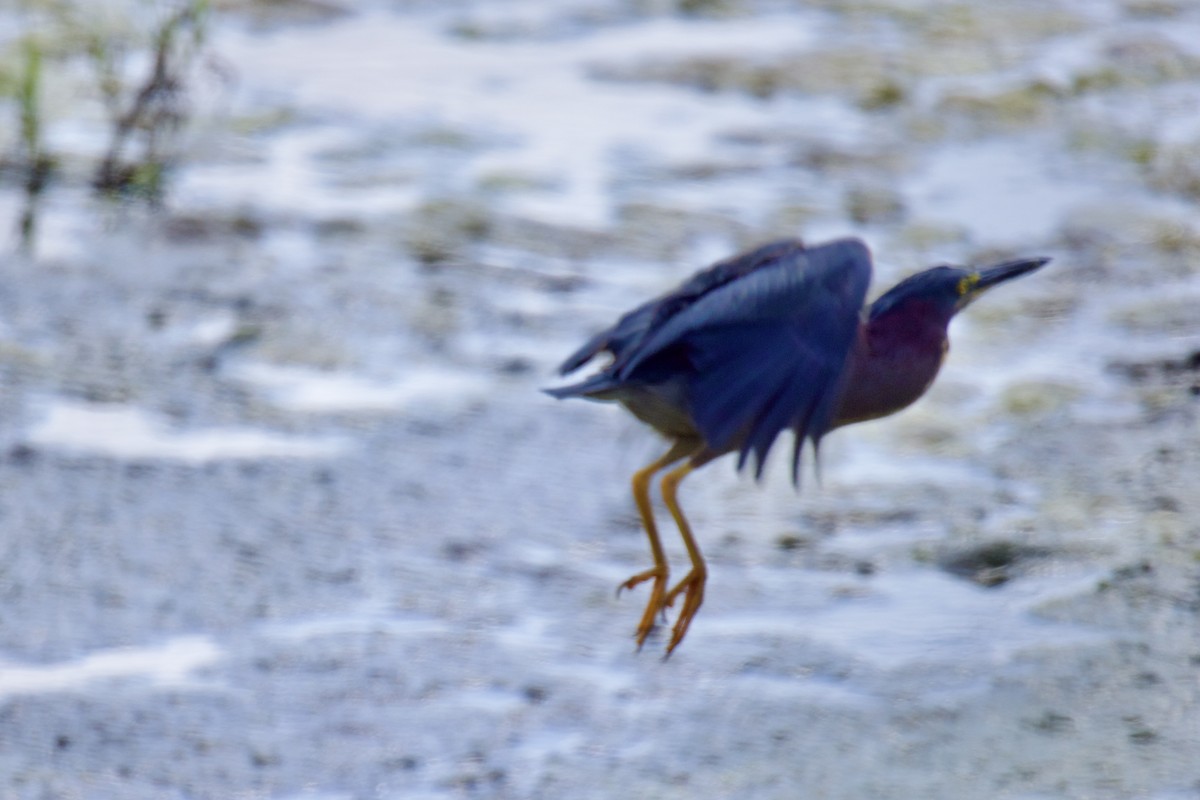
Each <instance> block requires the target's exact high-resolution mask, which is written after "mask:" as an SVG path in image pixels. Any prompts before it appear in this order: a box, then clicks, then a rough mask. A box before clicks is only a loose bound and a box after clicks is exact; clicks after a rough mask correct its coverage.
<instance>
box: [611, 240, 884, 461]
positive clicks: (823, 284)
mask: <svg viewBox="0 0 1200 800" xmlns="http://www.w3.org/2000/svg"><path fill="white" fill-rule="evenodd" d="M870 280H871V256H870V252H869V251H868V250H867V248H866V245H864V244H863V243H862V242H861V241H859V240H857V239H843V240H839V241H835V242H831V243H829V244H826V245H822V246H819V247H813V248H808V249H796V250H794V251H791V252H789V253H788V254H787V255H786V256H785V257H784V258H781V259H776V260H774V261H773V262H771V263H769V264H766V265H764V266H760V267H759V268H758V269H755V270H753V271H751V272H749V273H747V274H744V275H742V276H741V277H739V278H737V279H735V280H730V281H727V282H725V283H723V284H721V285H718V286H716V287H715V288H712V289H709V290H708V291H706V292H705V293H704V294H703V295H701V296H700V297H698V298H696V299H695V300H694V301H693V302H691V303H690V304H688V305H687V306H686V307H685V308H683V309H682V310H680V311H678V312H677V313H675V314H674V315H673V316H671V317H670V318H669V319H667V320H666V321H665V322H663V323H662V324H661V325H659V326H657V327H656V328H654V329H653V330H651V331H649V332H648V333H647V334H646V335H645V336H644V337H643V339H642V340H641V341H640V342H639V346H638V347H637V350H636V352H635V353H632V354H631V355H630V356H629V358H628V359H627V360H625V361H624V363H620V364H615V365H614V366H615V367H617V369H616V375H615V376H614V377H616V378H617V379H618V380H620V381H622V382H643V381H644V382H647V383H654V382H656V380H658V379H660V378H661V377H665V376H668V375H679V374H683V375H684V376H686V377H685V380H686V381H687V392H686V395H687V398H688V403H689V408H688V413H689V415H690V416H691V418H692V420H693V422H694V423H695V424H696V427H697V428H698V429H699V431H700V432H701V434H702V435H703V436H704V438H705V441H706V443H707V444H708V446H709V447H710V448H712V449H714V450H716V451H718V452H724V451H727V450H731V449H738V450H739V451H740V452H739V459H738V467H739V468H740V467H741V466H742V465H744V464H745V462H746V460H747V459H748V457H749V455H750V453H751V452H753V453H754V456H755V461H756V468H755V474H756V475H761V474H762V469H763V464H764V462H765V460H766V457H767V453H768V452H769V451H770V449H771V445H772V444H773V443H774V441H775V439H776V437H778V435H779V434H780V433H781V432H782V431H783V430H784V429H785V428H791V429H792V430H794V431H795V433H796V446H795V450H794V452H793V454H792V475H793V480H797V479H798V472H799V469H798V468H799V458H800V450H801V447H802V446H803V444H804V441H805V440H806V439H810V440H812V442H813V445H814V447H815V446H817V444H818V443H819V441H820V438H821V436H823V435H824V434H825V433H826V432H827V431H828V430H829V425H830V423H831V421H832V419H833V415H834V412H835V411H836V409H835V404H836V402H837V399H838V395H839V394H840V391H841V385H842V379H843V377H844V372H845V366H846V362H847V357H848V355H849V353H850V350H851V348H852V346H853V344H854V340H855V336H856V335H857V331H858V326H859V320H860V314H861V311H862V308H863V301H864V299H865V298H866V293H867V286H868V284H869V283H870Z"/></svg>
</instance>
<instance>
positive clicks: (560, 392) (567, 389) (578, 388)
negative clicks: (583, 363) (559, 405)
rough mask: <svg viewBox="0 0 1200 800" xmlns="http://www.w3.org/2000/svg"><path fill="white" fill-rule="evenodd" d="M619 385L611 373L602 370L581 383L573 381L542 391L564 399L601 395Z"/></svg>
mask: <svg viewBox="0 0 1200 800" xmlns="http://www.w3.org/2000/svg"><path fill="white" fill-rule="evenodd" d="M618 386H619V384H618V382H617V381H616V380H614V379H613V377H612V376H611V375H606V374H604V373H603V372H602V373H600V374H599V375H593V376H592V377H590V378H588V379H587V380H585V381H580V382H579V383H572V384H570V385H568V386H556V387H554V388H553V389H542V391H543V392H545V393H546V394H548V395H550V396H551V397H554V398H557V399H559V400H562V399H565V398H567V397H599V396H601V395H603V394H605V393H606V392H611V391H612V390H614V389H616V388H617V387H618Z"/></svg>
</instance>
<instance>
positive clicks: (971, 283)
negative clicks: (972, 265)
mask: <svg viewBox="0 0 1200 800" xmlns="http://www.w3.org/2000/svg"><path fill="white" fill-rule="evenodd" d="M978 285H979V273H978V272H972V273H971V274H970V275H967V276H966V277H965V278H962V279H961V280H959V282H958V296H959V297H966V296H967V295H968V294H970V293H971V291H972V290H973V289H974V288H975V287H976V286H978Z"/></svg>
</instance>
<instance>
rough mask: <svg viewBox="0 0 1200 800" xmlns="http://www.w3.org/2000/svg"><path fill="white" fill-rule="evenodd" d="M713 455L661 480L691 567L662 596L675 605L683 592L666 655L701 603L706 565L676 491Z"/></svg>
mask: <svg viewBox="0 0 1200 800" xmlns="http://www.w3.org/2000/svg"><path fill="white" fill-rule="evenodd" d="M712 458H713V456H712V455H710V454H708V453H700V454H698V455H696V456H694V457H693V458H692V459H691V460H689V461H688V462H687V463H686V464H684V465H683V466H680V467H677V468H675V469H673V470H671V471H670V472H668V473H667V474H666V475H664V476H663V479H662V494H663V502H665V503H666V505H667V509H668V510H669V511H670V512H671V516H672V517H674V518H675V524H676V525H677V526H679V535H680V536H681V537H683V544H684V546H685V547H686V548H687V553H688V558H689V559H690V560H691V562H692V569H691V570H690V571H689V572H688V574H687V575H685V576H684V577H683V580H681V581H680V582H679V583H677V584H676V585H675V587H674V588H673V589H671V591H669V592H667V595H666V597H665V598H664V599H663V604H664V605H667V606H669V605H673V604H674V602H675V598H677V597H678V596H679V595H681V594H682V595H683V606H682V607H681V608H680V609H679V618H678V619H676V620H675V628H674V629H673V630H672V631H671V641H670V643H669V644H668V645H667V656H670V655H671V652H672V651H673V650H674V649H675V648H676V647H678V646H679V643H680V642H682V641H683V637H684V636H686V635H687V631H688V627H689V626H690V625H691V624H692V618H693V617H695V616H696V612H697V611H699V610H700V605H701V604H702V603H703V602H704V584H705V582H706V581H707V580H708V567H707V566H706V565H705V563H704V555H703V554H702V553H701V552H700V545H698V544H696V539H695V537H694V536H692V528H691V526H690V525H688V521H687V518H686V517H684V516H683V509H682V508H680V507H679V500H678V498H677V497H676V493H677V492H678V491H679V484H680V482H681V481H682V480H683V479H684V478H686V477H687V476H688V475H689V474H690V473H691V472H692V470H694V469H697V468H699V467H701V466H703V465H705V464H707V463H708V462H709V461H711V460H712Z"/></svg>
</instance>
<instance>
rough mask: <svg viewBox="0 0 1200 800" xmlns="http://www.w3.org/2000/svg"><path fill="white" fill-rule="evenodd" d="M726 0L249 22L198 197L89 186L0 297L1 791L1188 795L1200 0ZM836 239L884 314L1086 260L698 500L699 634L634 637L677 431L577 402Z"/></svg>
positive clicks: (976, 316)
mask: <svg viewBox="0 0 1200 800" xmlns="http://www.w3.org/2000/svg"><path fill="white" fill-rule="evenodd" d="M722 7H723V8H725V9H726V11H728V12H729V14H730V15H729V16H720V15H717V16H716V17H704V16H700V17H688V16H685V15H671V14H666V13H658V12H653V11H648V10H646V9H645V8H643V7H642V6H639V5H637V4H628V3H620V2H612V3H600V2H596V3H569V4H562V3H550V2H524V3H520V4H515V5H514V4H509V3H494V2H477V3H465V2H464V3H449V4H439V5H432V4H431V5H422V4H411V5H407V6H395V5H394V4H387V3H364V4H361V6H355V7H353V8H351V9H347V11H348V13H345V14H339V15H333V16H330V17H329V18H323V17H322V18H319V19H315V20H310V21H308V22H307V23H304V24H299V23H296V22H294V21H289V20H290V19H291V18H288V17H286V15H284V14H283V12H277V13H279V15H280V16H279V17H274V18H273V17H272V16H271V14H270V13H269V12H265V13H266V16H265V18H260V17H258V16H256V15H254V14H251V13H249V12H247V11H244V10H243V11H242V12H237V11H230V12H225V13H224V14H222V15H221V16H220V17H218V19H217V22H216V27H215V28H214V30H213V31H212V32H211V41H212V43H213V48H214V50H215V51H216V53H217V54H218V56H219V58H220V59H221V60H222V62H223V63H225V64H226V65H228V66H231V67H232V68H233V72H234V73H235V74H236V80H235V82H234V83H233V84H232V87H231V88H228V89H225V90H224V91H220V90H218V89H216V88H214V87H211V86H210V87H208V88H207V89H206V91H207V92H209V93H210V94H205V95H202V96H199V97H198V98H197V100H198V106H197V113H198V115H199V116H198V117H197V119H196V120H195V124H194V125H193V129H191V130H190V132H189V137H190V138H189V147H190V149H189V151H188V152H189V155H190V157H189V158H188V159H187V160H186V161H185V162H184V163H183V164H182V166H181V168H180V169H179V171H178V174H177V175H176V176H175V182H174V183H173V185H172V189H171V192H170V195H169V197H168V202H167V207H166V209H165V210H164V211H163V212H162V213H160V214H149V213H144V212H141V211H139V210H138V209H136V208H129V209H125V210H118V211H115V212H114V211H113V210H111V209H107V210H106V209H104V208H102V207H100V206H99V205H98V204H96V203H94V202H93V201H91V200H89V199H88V198H87V197H86V195H85V194H84V192H83V191H82V190H81V189H79V188H78V187H77V186H75V185H74V184H73V183H72V182H71V181H70V180H66V181H64V183H63V184H62V185H59V186H56V187H52V189H51V190H50V191H49V192H48V194H47V195H46V197H45V200H44V202H43V204H42V208H41V218H40V220H39V223H40V227H39V236H38V240H37V243H36V248H35V250H34V253H33V254H32V255H31V256H28V257H17V256H11V257H9V258H7V259H6V271H7V273H8V275H7V278H8V279H7V280H6V282H5V285H4V287H3V290H0V370H2V372H3V380H4V385H5V386H6V391H5V392H4V393H3V395H0V406H2V407H0V437H2V440H0V441H2V443H3V450H4V453H5V455H4V460H3V464H2V466H0V468H2V469H3V471H4V474H5V478H4V480H3V482H2V484H0V526H2V530H3V536H2V538H0V547H2V548H3V554H4V557H3V559H0V591H2V592H3V594H4V598H5V602H4V608H5V613H4V624H3V625H0V795H3V796H12V797H44V796H54V797H57V796H83V797H110V796H111V797H123V798H137V797H163V796H196V797H240V796H263V797H272V798H301V797H303V798H316V797H404V798H411V797H462V796H488V797H563V796H570V797H581V798H586V797H611V796H613V795H615V794H618V793H620V794H622V795H627V796H635V797H641V796H645V797H674V796H679V797H683V796H687V797H693V796H697V795H699V796H718V797H725V796H739V797H741V796H752V797H754V796H764V797H795V796H797V792H798V791H800V789H799V787H804V788H803V793H804V794H805V796H816V797H856V798H858V797H947V798H949V797H955V798H960V797H975V796H981V795H983V796H988V797H1001V798H1032V797H1097V798H1107V797H1112V798H1122V797H1134V796H1136V797H1155V798H1159V797H1161V798H1174V797H1194V796H1197V792H1200V769H1198V768H1197V766H1196V759H1195V753H1196V752H1197V751H1198V750H1200V672H1198V667H1197V664H1198V663H1200V624H1198V622H1200V621H1198V620H1197V613H1198V609H1200V593H1198V590H1197V587H1200V566H1198V565H1200V523H1198V522H1197V520H1200V505H1198V503H1200V501H1198V500H1197V497H1200V493H1198V492H1197V491H1196V489H1197V484H1196V475H1197V474H1198V472H1197V467H1200V463H1198V457H1197V453H1200V448H1197V444H1198V442H1200V426H1198V425H1197V407H1196V403H1197V400H1196V396H1197V393H1200V389H1197V388H1196V387H1197V386H1198V385H1200V374H1198V372H1197V365H1196V363H1195V362H1196V356H1195V354H1196V353H1197V352H1200V322H1197V320H1198V319H1200V318H1197V317H1196V316H1195V314H1194V311H1193V309H1194V305H1195V301H1196V300H1197V299H1200V278H1198V277H1197V275H1198V271H1197V269H1196V266H1195V265H1196V263H1197V258H1200V229H1198V228H1197V227H1196V222H1195V219H1196V217H1195V214H1194V210H1195V204H1196V199H1197V198H1196V194H1195V191H1194V189H1189V186H1190V184H1188V183H1187V181H1186V180H1183V179H1182V178H1181V177H1180V176H1181V175H1185V172H1186V170H1184V169H1183V168H1181V167H1172V165H1173V164H1175V163H1176V162H1174V161H1172V159H1174V158H1176V157H1177V155H1178V152H1179V151H1178V149H1179V148H1183V152H1190V151H1187V150H1186V148H1187V147H1194V146H1195V145H1196V143H1197V141H1198V140H1197V132H1198V130H1200V114H1198V113H1197V110H1196V109H1197V108H1200V106H1198V105H1196V104H1195V103H1194V102H1193V101H1194V100H1196V99H1197V96H1198V95H1200V45H1198V44H1197V43H1198V42H1200V36H1198V37H1189V36H1187V35H1186V32H1187V31H1189V30H1193V29H1195V28H1196V27H1197V26H1200V17H1198V16H1197V11H1196V10H1195V9H1192V8H1191V7H1190V6H1189V5H1186V4H1179V5H1177V6H1176V5H1172V4H1169V3H1164V4H1137V3H1093V2H1078V3H1072V2H1059V3H1053V4H1044V3H1039V4H1006V5H1005V6H1004V7H1003V8H1002V9H1000V8H998V9H994V10H989V9H983V8H976V7H975V6H970V5H954V4H942V3H931V4H917V5H915V6H914V5H912V4H909V3H903V4H895V5H890V4H887V3H884V4H872V5H870V6H863V7H859V6H858V5H856V4H845V5H841V6H833V7H828V8H824V7H818V6H815V5H814V6H813V7H797V8H791V7H787V6H784V5H781V4H761V7H760V6H758V5H755V4H750V3H746V4H741V3H729V4H724V5H723V6H722ZM21 19H24V18H21ZM264 19H265V21H264ZM843 55H845V57H843ZM56 113H57V114H58V117H57V120H58V121H57V127H55V128H52V129H51V131H50V136H49V140H50V142H51V144H52V145H53V146H55V147H57V148H60V149H61V150H63V151H64V152H67V153H73V154H75V155H76V157H79V158H82V157H83V154H86V153H87V152H90V151H89V148H92V149H94V148H95V146H96V145H95V140H94V137H96V136H98V133H97V132H96V131H95V129H94V126H93V127H91V128H89V120H91V119H92V118H91V117H89V115H88V113H87V109H86V108H85V109H82V110H80V111H78V113H73V112H72V111H70V110H69V109H66V108H59V109H58V110H57V112H56ZM89 131H91V133H90V134H89ZM89 135H90V136H92V137H93V138H92V139H89V138H88V137H89ZM1135 145H1136V146H1135ZM1131 148H1132V149H1131ZM1131 152H1133V153H1134V155H1131ZM1181 163H1183V162H1181ZM19 205H20V199H19V197H17V195H16V192H15V187H13V186H11V185H4V186H2V187H0V214H5V215H8V214H9V212H10V211H12V213H14V214H15V213H16V211H15V209H16V208H18V207H19ZM797 234H799V235H803V236H804V237H805V238H806V239H808V240H810V241H820V240H822V239H825V238H828V237H832V236H842V235H849V234H854V235H860V236H862V237H864V238H865V239H866V240H867V241H868V242H869V243H870V244H871V246H872V248H873V250H874V251H875V253H876V256H877V260H878V263H877V273H878V280H877V281H876V286H877V290H878V288H879V287H886V286H888V285H890V284H891V283H892V282H893V281H894V280H895V279H896V278H898V277H899V276H901V275H903V274H907V273H908V272H910V271H912V270H914V269H917V268H919V267H922V266H926V265H928V264H931V263H934V262H945V261H951V262H960V263H961V262H970V263H984V262H987V261H990V260H998V259H1000V258H1004V257H1007V256H1008V255H1010V254H1022V255H1034V254H1044V255H1049V256H1053V257H1054V259H1055V261H1054V263H1053V264H1052V265H1051V266H1050V267H1048V268H1046V269H1045V270H1044V271H1042V272H1040V273H1038V274H1037V275H1036V276H1033V277H1030V278H1028V279H1026V280H1024V281H1021V282H1018V283H1017V284H1014V285H1012V286H1006V287H1005V288H1004V289H1003V290H1001V291H999V292H997V293H995V294H994V295H989V296H988V297H987V298H986V299H984V300H982V301H980V303H979V304H978V305H977V306H976V307H973V308H972V309H971V310H970V311H969V312H967V313H965V314H964V315H963V316H962V318H961V319H959V320H958V321H956V323H955V326H954V329H953V331H952V335H953V339H954V347H953V351H952V354H951V356H950V358H949V360H948V362H947V364H946V366H945V368H944V370H943V373H942V376H941V377H940V378H939V381H938V383H937V385H936V386H935V387H934V389H933V390H932V391H931V392H930V394H929V395H928V397H926V398H925V399H923V400H922V401H921V402H920V403H919V404H917V405H916V406H914V407H913V408H912V409H910V410H908V411H906V412H905V413H904V414H902V415H899V416H897V417H895V418H892V419H889V420H885V421H880V422H877V423H871V424H868V425H862V426H856V427H853V428H850V429H847V430H845V431H839V432H838V433H837V434H835V435H833V436H831V437H829V439H828V440H827V441H826V442H825V443H823V446H822V470H821V480H820V483H819V484H818V483H817V481H815V480H814V479H813V475H812V471H811V469H810V470H808V472H807V474H806V476H805V481H804V485H803V489H802V491H801V492H800V493H799V494H797V493H796V491H794V489H793V488H792V487H791V485H790V484H789V483H788V481H787V477H786V474H785V473H786V469H785V468H784V465H783V464H782V463H781V462H773V463H772V464H771V465H769V468H768V474H767V476H766V479H765V480H764V481H762V482H761V483H760V484H755V483H754V482H753V481H751V480H750V479H749V478H748V477H742V478H739V477H738V476H737V475H735V474H734V471H733V469H731V465H730V464H726V463H724V462H722V463H718V464H716V465H713V466H711V467H709V468H708V469H707V470H704V471H702V472H700V473H698V474H697V475H695V476H693V477H691V478H689V480H688V483H687V485H686V486H685V487H684V492H683V502H684V504H685V507H686V508H687V510H688V512H689V514H690V516H691V518H692V521H693V524H694V527H695V529H696V530H697V532H698V535H699V537H700V539H701V543H702V545H703V546H704V548H705V551H706V554H707V556H708V558H709V561H710V565H711V571H712V575H711V578H710V583H709V591H708V596H707V598H706V602H705V607H704V609H703V611H702V612H701V613H700V615H699V617H698V618H697V620H696V622H695V625H694V626H693V629H692V630H691V632H690V633H689V635H688V639H687V641H686V642H685V644H684V645H683V646H682V647H681V649H680V650H679V651H677V653H676V654H675V655H674V656H673V657H672V658H671V659H670V660H669V661H665V662H664V661H662V660H661V658H660V655H659V653H660V649H661V647H662V646H663V645H664V644H665V642H664V639H663V637H662V636H661V635H658V634H656V635H655V636H654V637H653V638H652V639H651V641H650V642H649V643H648V645H647V647H646V648H645V650H644V651H643V652H641V653H638V652H635V651H634V648H633V646H632V640H631V638H630V636H631V634H632V630H633V626H634V624H635V623H636V621H637V619H638V616H639V615H640V612H641V603H642V602H644V593H640V592H633V593H623V594H622V595H621V596H620V597H616V596H614V592H613V589H614V587H615V586H616V585H617V584H618V583H619V582H621V581H622V580H624V579H625V578H627V577H628V576H629V575H630V574H631V573H633V572H636V571H638V570H640V569H643V568H644V567H645V566H646V563H647V560H648V556H647V553H646V552H645V551H646V545H645V541H644V537H643V536H642V534H641V533H640V532H639V530H638V525H637V521H636V516H635V513H634V510H633V507H632V503H631V501H630V498H629V496H628V477H629V475H630V474H631V473H632V471H633V470H634V469H636V468H638V467H639V466H641V465H642V464H644V463H646V462H647V461H649V460H650V459H651V458H653V457H655V456H656V455H657V454H658V449H659V448H660V447H661V445H660V444H659V443H658V442H656V441H654V439H653V436H651V435H650V434H649V433H647V432H646V431H644V430H642V429H640V428H639V427H638V426H637V425H636V423H635V422H633V421H632V420H630V419H628V418H627V417H626V416H624V415H622V414H621V413H620V412H619V410H617V409H614V408H610V407H604V406H598V405H593V404H586V403H558V402H555V401H553V400H551V399H550V398H548V397H545V396H544V395H542V394H540V393H539V392H538V389H539V388H540V387H542V386H545V385H548V384H550V383H551V382H552V381H553V378H552V377H551V375H552V369H553V367H554V365H555V364H556V363H557V362H558V360H559V359H561V358H562V357H563V356H564V355H565V354H566V353H567V352H569V351H570V350H571V349H572V348H573V347H574V346H575V345H576V344H577V343H578V342H579V341H580V340H581V339H582V337H584V336H586V335H587V334H588V333H590V332H593V331H594V330H596V329H597V328H599V327H600V326H602V325H604V324H606V323H607V322H609V321H610V320H611V319H612V318H613V317H614V315H616V314H618V313H620V312H621V311H623V310H625V309H627V308H629V307H631V306H632V305H634V304H636V303H638V302H640V301H642V300H643V299H645V298H646V297H648V296H651V295H653V294H654V293H657V292H661V291H663V290H665V289H667V288H669V287H670V286H671V285H673V284H674V283H675V282H677V281H679V280H680V279H682V278H683V277H685V276H687V275H688V274H690V273H691V272H692V271H693V270H694V269H696V268H698V267H700V266H703V265H705V264H706V263H708V262H709V261H711V260H713V259H715V258H720V257H723V256H725V255H728V254H729V253H730V252H733V251H734V250H735V249H737V248H739V247H743V246H746V245H749V244H751V243H754V242H758V241H762V240H766V239H769V238H771V237H773V236H779V235H797ZM780 449H785V448H780ZM780 458H782V457H780ZM669 554H670V555H671V557H672V559H673V562H674V563H675V564H676V565H677V568H678V566H679V565H681V564H682V562H683V553H682V548H681V547H679V546H676V544H675V543H674V542H671V543H670V544H669Z"/></svg>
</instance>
